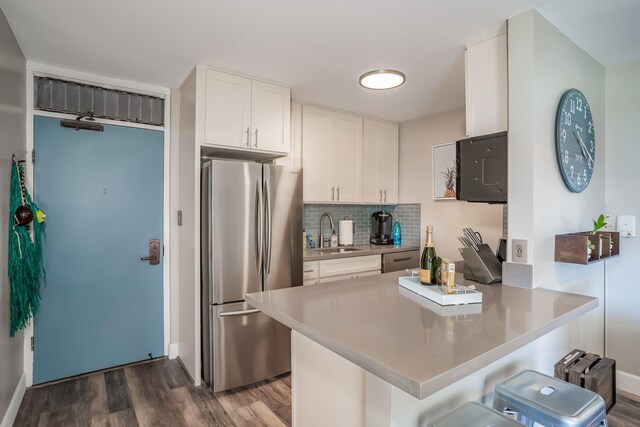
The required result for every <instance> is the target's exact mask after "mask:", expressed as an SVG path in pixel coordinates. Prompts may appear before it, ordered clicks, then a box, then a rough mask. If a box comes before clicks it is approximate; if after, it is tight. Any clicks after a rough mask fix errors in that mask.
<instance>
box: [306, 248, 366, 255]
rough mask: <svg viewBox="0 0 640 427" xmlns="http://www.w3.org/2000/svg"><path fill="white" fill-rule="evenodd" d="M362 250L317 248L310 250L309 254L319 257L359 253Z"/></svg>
mask: <svg viewBox="0 0 640 427" xmlns="http://www.w3.org/2000/svg"><path fill="white" fill-rule="evenodd" d="M361 250H362V249H360V248H322V249H320V248H318V249H312V250H311V252H313V253H317V254H319V255H326V254H343V253H346V252H355V251H361Z"/></svg>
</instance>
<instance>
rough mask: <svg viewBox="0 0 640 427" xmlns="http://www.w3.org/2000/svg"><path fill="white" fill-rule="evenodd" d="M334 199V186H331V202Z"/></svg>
mask: <svg viewBox="0 0 640 427" xmlns="http://www.w3.org/2000/svg"><path fill="white" fill-rule="evenodd" d="M335 199H336V187H335V186H334V187H331V201H332V202H333V201H334V200H335Z"/></svg>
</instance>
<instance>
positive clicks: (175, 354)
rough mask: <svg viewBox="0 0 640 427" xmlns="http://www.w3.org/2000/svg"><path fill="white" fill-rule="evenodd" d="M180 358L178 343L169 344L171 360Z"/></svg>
mask: <svg viewBox="0 0 640 427" xmlns="http://www.w3.org/2000/svg"><path fill="white" fill-rule="evenodd" d="M176 357H178V343H177V342H176V343H171V344H169V359H175V358H176Z"/></svg>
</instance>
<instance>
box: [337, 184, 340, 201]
mask: <svg viewBox="0 0 640 427" xmlns="http://www.w3.org/2000/svg"><path fill="white" fill-rule="evenodd" d="M337 188H338V201H340V187H337Z"/></svg>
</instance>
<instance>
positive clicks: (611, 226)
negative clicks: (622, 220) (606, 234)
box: [602, 213, 616, 231]
mask: <svg viewBox="0 0 640 427" xmlns="http://www.w3.org/2000/svg"><path fill="white" fill-rule="evenodd" d="M604 222H605V223H606V224H607V225H605V226H604V227H602V231H616V227H615V222H616V220H615V217H614V216H613V214H610V213H605V214H604Z"/></svg>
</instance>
